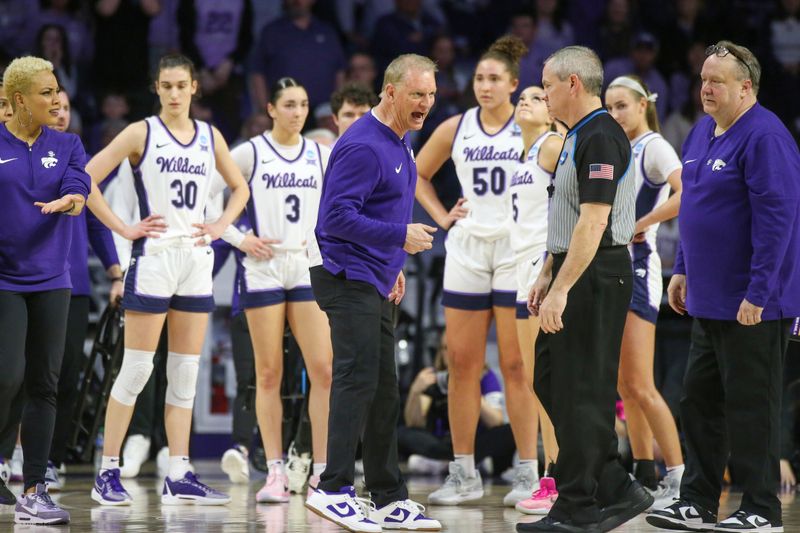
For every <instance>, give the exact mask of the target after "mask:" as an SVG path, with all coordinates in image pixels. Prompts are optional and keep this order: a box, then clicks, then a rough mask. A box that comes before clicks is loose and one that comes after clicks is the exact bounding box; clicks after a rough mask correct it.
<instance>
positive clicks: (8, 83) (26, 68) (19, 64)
mask: <svg viewBox="0 0 800 533" xmlns="http://www.w3.org/2000/svg"><path fill="white" fill-rule="evenodd" d="M40 72H53V64H52V63H51V62H49V61H47V60H46V59H42V58H41V57H35V56H25V57H18V58H16V59H15V60H14V61H12V62H11V63H9V65H8V66H7V67H6V70H5V72H4V73H3V87H4V88H5V90H6V96H7V97H8V100H9V101H10V102H11V109H13V110H14V111H16V110H17V103H16V101H15V100H14V94H15V93H22V94H27V93H28V91H30V88H31V83H32V80H33V77H34V76H35V75H36V74H39V73H40Z"/></svg>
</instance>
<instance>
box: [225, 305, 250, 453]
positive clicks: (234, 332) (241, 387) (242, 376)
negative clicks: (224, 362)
mask: <svg viewBox="0 0 800 533" xmlns="http://www.w3.org/2000/svg"><path fill="white" fill-rule="evenodd" d="M231 350H232V351H233V368H234V371H235V372H236V398H234V400H233V435H232V438H233V442H235V443H236V444H241V445H242V446H244V447H245V448H247V449H248V450H249V449H251V448H252V447H253V430H254V429H255V427H256V412H255V409H254V403H253V401H254V399H255V394H256V385H255V384H256V367H255V364H256V363H255V355H254V354H253V343H252V341H251V340H250V330H249V329H248V328H247V318H246V317H245V314H244V313H239V314H238V315H236V316H235V317H233V320H231Z"/></svg>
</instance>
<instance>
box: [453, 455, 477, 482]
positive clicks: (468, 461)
mask: <svg viewBox="0 0 800 533" xmlns="http://www.w3.org/2000/svg"><path fill="white" fill-rule="evenodd" d="M455 463H456V464H457V465H461V467H462V468H463V469H464V473H465V474H466V475H467V477H475V455H473V454H471V453H470V454H467V455H459V454H456V455H455Z"/></svg>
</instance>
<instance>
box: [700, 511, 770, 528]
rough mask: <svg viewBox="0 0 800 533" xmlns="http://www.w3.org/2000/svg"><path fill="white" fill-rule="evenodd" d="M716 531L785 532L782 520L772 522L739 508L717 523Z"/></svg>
mask: <svg viewBox="0 0 800 533" xmlns="http://www.w3.org/2000/svg"><path fill="white" fill-rule="evenodd" d="M714 531H731V532H732V533H739V532H740V531H767V532H769V533H783V522H781V521H780V520H777V521H774V522H770V521H769V520H767V519H766V518H764V517H763V516H760V515H757V514H755V513H750V512H747V511H745V510H743V509H739V510H738V511H736V512H735V513H733V514H732V515H730V516H729V517H728V518H726V519H725V520H723V521H721V522H720V523H718V524H717V525H716V527H715V528H714Z"/></svg>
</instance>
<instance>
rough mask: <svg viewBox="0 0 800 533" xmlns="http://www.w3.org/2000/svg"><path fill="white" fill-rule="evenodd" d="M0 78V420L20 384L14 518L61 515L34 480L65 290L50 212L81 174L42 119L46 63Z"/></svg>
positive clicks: (49, 112)
mask: <svg viewBox="0 0 800 533" xmlns="http://www.w3.org/2000/svg"><path fill="white" fill-rule="evenodd" d="M3 85H4V86H5V90H6V94H7V95H8V97H9V99H10V101H11V106H12V108H13V110H14V116H13V118H12V119H11V120H10V121H9V122H7V123H6V124H4V125H1V126H0V190H2V191H3V194H2V200H0V202H2V208H0V368H2V369H3V371H2V372H1V373H0V428H3V427H5V426H6V424H8V423H9V422H11V423H15V422H16V421H15V420H9V407H10V406H11V405H12V400H13V398H14V397H15V396H16V394H17V393H18V392H19V390H20V388H21V387H22V386H23V384H24V385H25V390H26V393H27V404H26V406H25V412H24V414H23V417H22V430H21V436H22V447H23V450H24V454H25V463H24V466H23V476H24V490H25V494H24V495H23V496H21V497H19V498H18V499H17V504H16V509H15V521H16V522H17V523H22V524H56V523H64V522H68V521H69V513H67V512H66V511H64V510H63V509H61V508H59V507H58V506H57V505H56V504H55V503H53V501H52V500H51V499H50V497H49V496H48V494H47V490H46V488H45V482H44V475H45V468H46V466H47V454H48V452H49V449H50V439H51V437H52V433H53V426H54V424H55V416H56V408H55V397H56V389H57V384H58V375H59V369H60V367H61V358H62V355H63V353H64V338H65V334H66V325H67V308H68V306H69V298H70V289H71V288H72V282H71V280H70V275H69V261H68V259H67V256H68V253H69V247H70V240H71V236H72V227H71V220H69V219H67V218H65V217H61V216H57V215H58V214H59V213H63V214H67V215H73V216H77V215H79V214H80V213H81V210H82V209H83V206H84V204H85V202H86V196H87V195H88V194H89V183H90V181H89V176H88V175H87V174H86V172H85V170H84V162H85V160H86V154H85V153H84V151H83V147H82V146H81V142H80V139H78V137H77V136H76V135H73V134H69V133H61V132H57V131H55V130H52V129H50V128H48V127H46V126H51V125H55V123H56V121H57V119H58V109H59V100H58V82H57V81H56V78H55V76H54V75H53V65H52V64H51V63H50V62H49V61H45V60H44V59H41V58H36V57H23V58H19V59H15V60H14V61H12V62H11V64H10V65H9V66H8V68H7V69H6V71H5V74H4V77H3Z"/></svg>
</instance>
